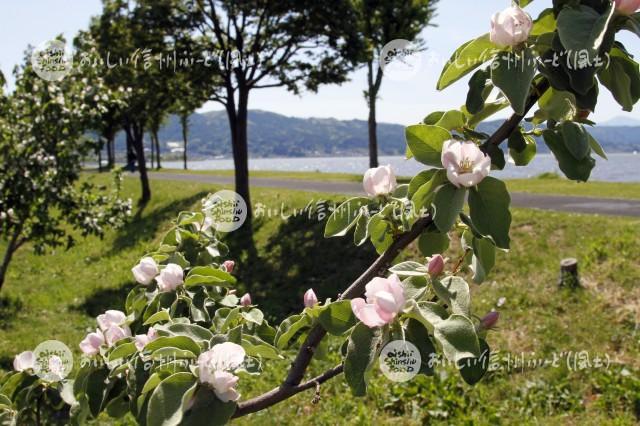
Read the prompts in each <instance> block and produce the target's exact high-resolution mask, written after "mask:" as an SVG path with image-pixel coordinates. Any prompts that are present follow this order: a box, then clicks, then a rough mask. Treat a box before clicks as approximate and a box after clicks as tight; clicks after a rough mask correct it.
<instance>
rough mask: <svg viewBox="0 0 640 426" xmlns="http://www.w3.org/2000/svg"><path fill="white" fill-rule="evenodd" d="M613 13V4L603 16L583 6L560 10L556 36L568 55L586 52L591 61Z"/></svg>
mask: <svg viewBox="0 0 640 426" xmlns="http://www.w3.org/2000/svg"><path fill="white" fill-rule="evenodd" d="M612 3H613V2H612ZM613 12H614V8H613V4H612V5H610V6H609V7H608V8H607V11H606V12H605V13H604V14H603V15H600V14H599V13H598V12H596V11H595V10H594V9H592V8H590V7H589V6H584V5H580V6H578V7H565V8H564V9H562V10H561V11H560V13H559V14H558V35H559V36H560V41H561V42H562V45H563V46H564V48H565V49H566V50H567V51H568V52H570V54H575V52H580V51H582V50H586V51H587V52H588V55H589V58H590V59H592V60H593V59H594V58H595V57H596V55H597V54H598V51H599V49H600V46H602V43H603V41H604V38H605V34H606V32H607V28H608V26H609V22H610V21H611V17H612V16H613Z"/></svg>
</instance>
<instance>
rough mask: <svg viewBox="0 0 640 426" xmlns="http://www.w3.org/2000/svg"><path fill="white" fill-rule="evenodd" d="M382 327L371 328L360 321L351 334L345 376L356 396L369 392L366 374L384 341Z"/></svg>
mask: <svg viewBox="0 0 640 426" xmlns="http://www.w3.org/2000/svg"><path fill="white" fill-rule="evenodd" d="M381 334H382V333H381V332H380V328H369V327H367V326H366V325H364V324H363V323H358V324H357V325H356V326H355V327H354V328H353V331H352V332H351V335H350V336H349V343H348V345H347V355H346V357H345V359H344V377H345V380H346V382H347V384H348V385H349V387H350V388H351V392H352V393H353V395H354V396H365V395H366V394H367V379H366V377H365V374H366V373H367V371H368V370H369V369H370V368H371V366H372V365H373V362H374V360H375V359H376V356H377V355H378V346H379V345H380V344H381V342H382V337H381Z"/></svg>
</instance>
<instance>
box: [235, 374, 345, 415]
mask: <svg viewBox="0 0 640 426" xmlns="http://www.w3.org/2000/svg"><path fill="white" fill-rule="evenodd" d="M343 369H344V367H343V365H342V364H340V365H337V366H335V367H333V368H332V369H330V370H327V371H325V372H324V373H322V374H321V375H319V376H317V377H314V378H313V379H311V380H308V381H306V382H304V383H300V384H299V385H296V386H287V385H286V384H282V385H281V386H280V387H278V388H275V389H272V390H270V391H269V392H267V393H265V394H263V395H260V396H259V397H258V398H254V399H250V400H248V401H245V402H243V403H240V404H239V405H238V409H237V410H236V412H235V413H234V414H233V418H237V417H242V416H246V415H247V414H250V413H255V412H256V411H260V410H264V409H265V408H268V407H271V406H272V405H274V404H276V403H278V402H281V401H283V400H285V399H287V398H290V397H292V396H293V395H296V394H298V393H300V392H303V391H305V390H307V389H311V388H317V387H318V386H319V385H321V384H323V383H324V382H326V381H327V380H329V379H332V378H334V377H335V376H337V375H338V374H341V373H342V371H343Z"/></svg>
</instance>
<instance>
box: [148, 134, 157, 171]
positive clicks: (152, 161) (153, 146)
mask: <svg viewBox="0 0 640 426" xmlns="http://www.w3.org/2000/svg"><path fill="white" fill-rule="evenodd" d="M149 139H150V140H151V152H150V157H149V167H150V168H151V169H153V166H154V164H155V158H156V144H155V142H154V141H153V133H149Z"/></svg>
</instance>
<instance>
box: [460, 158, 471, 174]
mask: <svg viewBox="0 0 640 426" xmlns="http://www.w3.org/2000/svg"><path fill="white" fill-rule="evenodd" d="M472 171H473V161H471V160H470V159H468V158H465V159H463V160H462V161H461V162H460V172H462V173H471V172H472Z"/></svg>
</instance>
